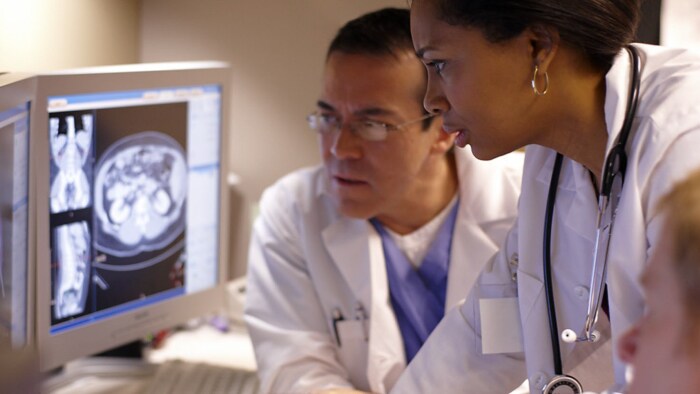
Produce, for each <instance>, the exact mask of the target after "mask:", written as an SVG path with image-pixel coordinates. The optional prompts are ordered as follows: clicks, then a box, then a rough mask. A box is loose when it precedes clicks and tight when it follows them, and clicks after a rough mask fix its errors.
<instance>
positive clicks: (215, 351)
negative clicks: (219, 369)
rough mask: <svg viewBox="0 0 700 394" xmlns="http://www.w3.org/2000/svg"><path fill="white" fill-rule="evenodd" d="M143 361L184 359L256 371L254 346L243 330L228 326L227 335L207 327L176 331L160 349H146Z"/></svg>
mask: <svg viewBox="0 0 700 394" xmlns="http://www.w3.org/2000/svg"><path fill="white" fill-rule="evenodd" d="M144 358H145V359H146V360H147V361H149V362H152V363H162V362H164V361H169V360H184V361H189V362H203V363H209V364H215V365H222V366H226V367H231V368H236V369H244V370H248V371H254V370H256V364H255V354H254V352H253V343H252V342H251V341H250V337H249V336H248V333H247V332H246V330H245V328H243V327H241V326H236V325H233V326H231V328H230V329H229V331H228V332H221V331H220V330H218V329H216V328H214V327H212V326H210V325H203V326H201V327H198V328H196V329H194V330H186V331H176V332H175V333H173V334H171V335H170V336H169V337H168V338H167V339H166V340H165V344H164V346H162V347H161V348H159V349H148V350H146V351H145V354H144Z"/></svg>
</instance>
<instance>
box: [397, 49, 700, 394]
mask: <svg viewBox="0 0 700 394" xmlns="http://www.w3.org/2000/svg"><path fill="white" fill-rule="evenodd" d="M638 48H640V52H641V58H642V65H643V66H642V80H641V93H640V102H639V107H638V110H637V115H636V119H635V120H634V123H633V129H632V134H631V135H630V139H629V141H628V144H627V145H628V148H627V152H628V164H627V165H628V167H627V173H626V178H625V184H624V187H623V191H622V195H621V200H620V205H619V208H618V215H617V219H616V222H615V224H614V227H613V234H612V239H611V248H610V251H609V253H610V258H609V262H608V266H609V268H608V277H607V283H608V292H609V294H608V297H609V299H608V301H609V306H610V315H611V320H612V322H611V323H612V324H609V323H608V322H607V319H605V318H604V316H603V321H602V322H601V324H600V327H601V330H607V333H604V334H605V336H609V335H610V334H609V332H610V330H612V336H613V344H612V345H613V346H612V349H616V344H615V341H616V340H617V339H618V338H619V337H620V335H621V334H622V333H623V332H624V331H625V330H627V329H628V328H629V327H630V325H631V324H633V323H634V322H635V321H636V320H637V319H639V318H640V317H641V316H642V313H643V310H644V302H643V298H642V291H641V287H640V283H639V280H638V279H639V275H640V273H641V271H642V269H643V267H644V265H645V264H646V261H647V259H648V256H649V255H650V253H651V250H652V249H653V248H654V247H655V246H656V243H657V241H658V239H659V230H660V229H659V224H660V223H659V218H658V215H657V212H656V209H655V207H656V205H657V202H658V200H659V198H660V197H661V196H663V195H664V194H665V193H666V192H668V190H669V188H670V187H671V186H672V185H673V184H674V183H676V182H677V181H679V180H680V179H682V178H684V177H685V176H687V175H688V174H689V172H691V171H692V170H693V169H695V168H698V167H700V154H699V153H698V152H699V151H698V149H699V148H700V57H698V55H697V54H692V53H689V52H687V51H684V50H671V49H665V48H662V47H656V46H647V45H639V46H638ZM630 75H631V72H630V59H629V56H628V55H627V52H626V51H624V50H623V51H622V52H621V53H620V54H618V56H617V58H616V60H615V64H614V65H613V67H612V68H611V70H610V71H609V72H608V74H607V76H606V98H605V117H606V123H607V125H608V132H609V134H610V136H611V138H609V141H608V147H607V149H608V151H609V149H610V148H611V147H612V144H613V141H615V140H616V137H617V135H618V133H619V130H620V128H621V125H622V122H623V119H624V117H625V107H626V104H627V96H628V93H627V92H628V85H629V81H630ZM554 156H555V152H554V151H552V150H550V149H546V148H543V147H540V146H531V147H528V149H527V151H526V154H525V168H524V172H523V185H522V186H523V187H522V195H521V200H520V206H519V215H518V219H517V223H516V225H515V226H514V229H513V230H511V232H510V234H509V236H508V240H507V242H506V244H505V246H504V247H503V248H502V249H501V251H499V253H498V254H497V255H496V256H495V257H494V259H493V260H492V261H491V262H490V263H489V264H488V265H487V268H486V269H485V271H484V272H483V273H482V275H481V276H480V278H479V279H478V281H477V284H476V285H475V286H474V289H473V291H472V292H471V294H469V296H468V297H467V299H466V300H465V302H464V303H462V304H461V305H460V306H459V307H458V308H455V309H454V310H452V311H450V312H448V314H447V315H446V317H445V319H443V321H442V322H441V324H440V325H439V326H438V327H437V328H436V329H435V331H433V334H432V335H431V337H430V338H429V339H428V341H427V343H426V344H425V345H424V346H423V348H422V349H421V351H420V352H419V354H418V355H417V356H416V357H415V358H414V359H413V362H412V363H411V365H410V366H409V368H408V369H407V371H406V373H405V374H404V375H403V376H402V377H401V379H400V380H399V382H397V385H396V386H395V392H397V393H419V392H439V393H450V392H465V391H467V392H469V393H473V394H478V393H505V392H508V391H509V390H510V389H511V388H512V387H513V386H512V385H513V384H514V383H515V384H517V383H518V382H519V381H520V380H522V378H525V377H528V378H529V380H530V391H531V392H532V393H540V392H541V389H542V387H543V385H544V384H546V382H548V381H549V378H550V377H551V376H552V375H553V372H554V367H553V364H552V352H551V341H550V331H549V328H548V318H547V307H546V301H545V291H544V287H543V268H542V243H543V242H542V239H543V238H542V237H543V225H544V216H545V206H546V201H547V192H548V187H549V181H550V178H551V173H552V168H553V164H554ZM554 210H555V213H554V223H553V235H552V244H553V246H552V272H553V281H554V285H553V287H554V289H555V299H556V313H557V320H558V328H559V330H563V329H565V328H571V329H573V330H575V331H576V332H577V333H578V334H581V333H582V332H583V325H584V320H585V316H586V308H587V301H588V291H589V284H590V277H591V270H592V259H593V249H594V241H595V232H596V223H595V221H596V214H597V200H596V196H595V192H594V189H593V186H592V183H591V180H590V177H589V174H588V172H587V171H586V169H584V168H583V166H581V165H580V164H578V163H575V162H573V161H572V160H569V159H566V158H565V159H564V165H563V167H562V172H561V177H560V182H559V188H558V194H557V200H556V205H555V209H554ZM514 254H517V255H518V257H519V263H518V264H517V265H516V264H511V265H510V266H509V261H510V260H511V256H513V255H514ZM516 271H517V283H516V281H514V280H513V279H512V275H513V274H514V273H516ZM516 285H517V287H516ZM507 296H518V308H519V313H520V321H521V323H522V336H523V338H524V350H525V355H526V359H527V362H526V365H525V363H524V362H523V361H522V358H523V353H519V354H518V353H512V354H499V355H482V354H481V339H480V325H479V320H478V318H479V315H480V313H479V309H478V307H479V299H481V298H492V297H507ZM601 315H604V314H603V313H602V312H601ZM601 342H602V341H601ZM597 345H600V344H597ZM597 345H591V344H589V343H580V344H577V345H572V344H563V343H562V357H563V359H564V360H563V364H564V373H567V372H569V371H571V369H572V368H573V367H574V366H575V365H576V364H577V363H578V362H579V361H581V360H582V359H584V358H585V357H586V356H587V355H588V354H589V353H591V352H592V351H593V350H594V349H595V347H596V346H597ZM613 353H616V350H613ZM594 357H595V356H594ZM610 358H611V357H607V360H603V361H607V363H609V364H614V372H615V381H616V384H617V385H618V386H621V385H623V384H624V365H623V364H622V363H621V362H620V361H619V359H618V358H617V357H616V355H613V356H612V362H611V360H610ZM525 368H526V371H527V372H526V373H527V375H525ZM514 374H515V376H513V375H514ZM587 375H588V376H587ZM591 375H592V376H591ZM577 377H579V378H581V380H583V382H582V383H583V384H584V390H591V389H593V388H595V389H596V390H600V386H604V385H605V384H610V383H611V382H605V381H600V379H596V373H595V372H594V373H589V374H585V373H584V374H580V375H579V376H577ZM587 386H588V387H587Z"/></svg>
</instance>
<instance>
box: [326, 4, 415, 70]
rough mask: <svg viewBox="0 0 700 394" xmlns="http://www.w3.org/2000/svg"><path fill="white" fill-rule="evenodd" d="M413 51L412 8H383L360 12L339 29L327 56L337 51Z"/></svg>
mask: <svg viewBox="0 0 700 394" xmlns="http://www.w3.org/2000/svg"><path fill="white" fill-rule="evenodd" d="M405 51H413V41H412V40H411V17H410V11H409V10H408V9H401V8H383V9H381V10H377V11H373V12H370V13H367V14H364V15H362V16H359V17H357V18H355V19H353V20H351V21H350V22H348V23H346V24H345V25H344V26H343V27H341V28H340V30H338V33H337V34H336V35H335V38H333V41H331V45H330V47H329V48H328V53H327V54H326V58H327V57H328V56H330V55H331V53H333V52H343V53H356V54H368V55H393V56H397V57H398V56H399V55H401V54H403V53H404V52H405Z"/></svg>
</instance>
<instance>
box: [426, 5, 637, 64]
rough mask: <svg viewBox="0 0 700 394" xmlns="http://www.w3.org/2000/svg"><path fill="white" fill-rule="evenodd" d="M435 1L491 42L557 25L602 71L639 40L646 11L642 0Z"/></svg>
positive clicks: (443, 12) (454, 21)
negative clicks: (530, 28)
mask: <svg viewBox="0 0 700 394" xmlns="http://www.w3.org/2000/svg"><path fill="white" fill-rule="evenodd" d="M414 1H426V0H414ZM429 1H432V2H434V4H436V5H437V7H436V9H437V10H438V12H439V14H440V19H441V20H443V21H445V22H447V23H449V24H451V25H456V26H465V27H474V28H477V29H479V30H480V31H481V32H482V33H483V34H484V36H485V37H486V39H487V40H489V41H491V42H502V41H506V40H508V39H510V38H513V37H515V36H517V35H518V34H520V33H521V32H522V31H523V30H525V28H527V27H528V26H533V25H535V24H543V25H547V26H553V27H555V28H557V29H558V30H559V36H560V37H561V39H562V41H563V42H566V43H568V44H570V45H573V46H574V47H577V48H579V49H581V50H582V51H583V52H584V53H585V54H586V56H587V57H588V59H589V60H590V61H591V63H592V64H593V65H594V66H596V67H597V68H599V69H600V70H602V71H607V70H608V69H609V68H610V67H611V66H612V63H613V59H614V58H615V55H617V53H618V52H620V50H621V49H622V48H623V47H624V46H625V45H627V44H629V43H630V42H632V40H634V37H635V34H636V31H637V25H638V23H639V14H640V11H639V8H640V3H639V0H429Z"/></svg>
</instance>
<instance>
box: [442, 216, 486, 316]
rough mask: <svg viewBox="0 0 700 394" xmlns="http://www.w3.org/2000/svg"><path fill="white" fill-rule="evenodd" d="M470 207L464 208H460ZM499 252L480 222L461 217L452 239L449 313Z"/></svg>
mask: <svg viewBox="0 0 700 394" xmlns="http://www.w3.org/2000/svg"><path fill="white" fill-rule="evenodd" d="M466 208H467V207H466V206H461V207H460V208H459V209H460V211H461V210H462V209H466ZM497 251H498V246H497V245H496V244H495V243H494V242H493V241H492V240H491V239H490V238H489V237H488V235H486V233H484V230H483V229H482V228H481V227H479V225H478V224H477V223H475V222H474V221H473V220H466V219H465V218H464V217H463V216H460V217H458V218H457V222H456V223H455V229H454V235H453V236H452V252H451V254H450V268H449V275H448V279H447V298H446V305H445V311H447V310H449V309H450V308H452V307H453V306H455V305H456V304H457V303H458V302H459V301H460V300H461V299H463V298H464V297H465V296H467V293H468V292H469V290H470V289H471V288H472V286H473V285H474V282H475V281H476V278H477V276H478V275H479V272H480V271H481V269H482V267H483V266H484V263H485V262H486V261H488V260H489V259H490V258H491V257H492V256H493V254H494V253H496V252H497Z"/></svg>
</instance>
